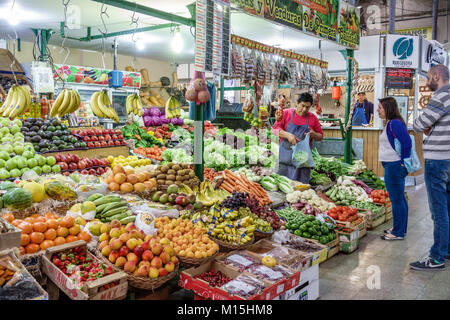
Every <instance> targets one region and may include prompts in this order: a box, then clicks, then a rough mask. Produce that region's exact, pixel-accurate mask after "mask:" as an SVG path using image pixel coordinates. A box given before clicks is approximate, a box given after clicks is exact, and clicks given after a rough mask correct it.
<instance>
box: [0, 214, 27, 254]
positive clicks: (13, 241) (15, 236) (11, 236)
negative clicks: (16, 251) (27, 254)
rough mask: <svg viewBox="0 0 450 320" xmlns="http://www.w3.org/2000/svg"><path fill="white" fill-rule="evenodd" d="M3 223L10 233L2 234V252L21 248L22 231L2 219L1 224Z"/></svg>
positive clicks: (0, 238)
mask: <svg viewBox="0 0 450 320" xmlns="http://www.w3.org/2000/svg"><path fill="white" fill-rule="evenodd" d="M1 223H3V224H4V225H5V226H6V228H7V229H8V230H10V231H9V232H7V233H0V251H2V250H6V249H11V248H19V247H20V238H21V236H22V230H20V229H19V228H17V227H15V226H13V225H12V224H11V223H9V222H8V221H6V220H5V219H3V218H1V217H0V224H1Z"/></svg>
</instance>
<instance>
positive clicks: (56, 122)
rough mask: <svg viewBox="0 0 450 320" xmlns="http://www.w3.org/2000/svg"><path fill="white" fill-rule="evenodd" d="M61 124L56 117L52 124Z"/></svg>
mask: <svg viewBox="0 0 450 320" xmlns="http://www.w3.org/2000/svg"><path fill="white" fill-rule="evenodd" d="M59 125H61V122H59V120H58V119H56V118H55V119H54V120H52V126H54V127H56V126H59ZM55 130H56V129H55Z"/></svg>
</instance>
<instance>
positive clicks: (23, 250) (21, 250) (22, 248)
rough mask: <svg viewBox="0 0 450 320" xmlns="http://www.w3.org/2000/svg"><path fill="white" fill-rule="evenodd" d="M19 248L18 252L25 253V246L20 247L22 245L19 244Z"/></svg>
mask: <svg viewBox="0 0 450 320" xmlns="http://www.w3.org/2000/svg"><path fill="white" fill-rule="evenodd" d="M19 250H20V254H25V253H26V251H25V248H24V247H22V246H20V248H19Z"/></svg>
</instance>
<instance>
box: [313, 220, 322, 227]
mask: <svg viewBox="0 0 450 320" xmlns="http://www.w3.org/2000/svg"><path fill="white" fill-rule="evenodd" d="M313 224H314V225H316V226H320V224H321V223H320V221H319V220H314V221H313Z"/></svg>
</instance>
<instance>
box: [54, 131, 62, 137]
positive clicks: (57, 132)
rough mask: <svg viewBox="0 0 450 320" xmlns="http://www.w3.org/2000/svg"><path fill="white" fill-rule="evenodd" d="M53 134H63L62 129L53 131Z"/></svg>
mask: <svg viewBox="0 0 450 320" xmlns="http://www.w3.org/2000/svg"><path fill="white" fill-rule="evenodd" d="M53 134H54V135H55V136H58V137H60V136H62V132H61V130H56V131H55V132H53Z"/></svg>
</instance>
